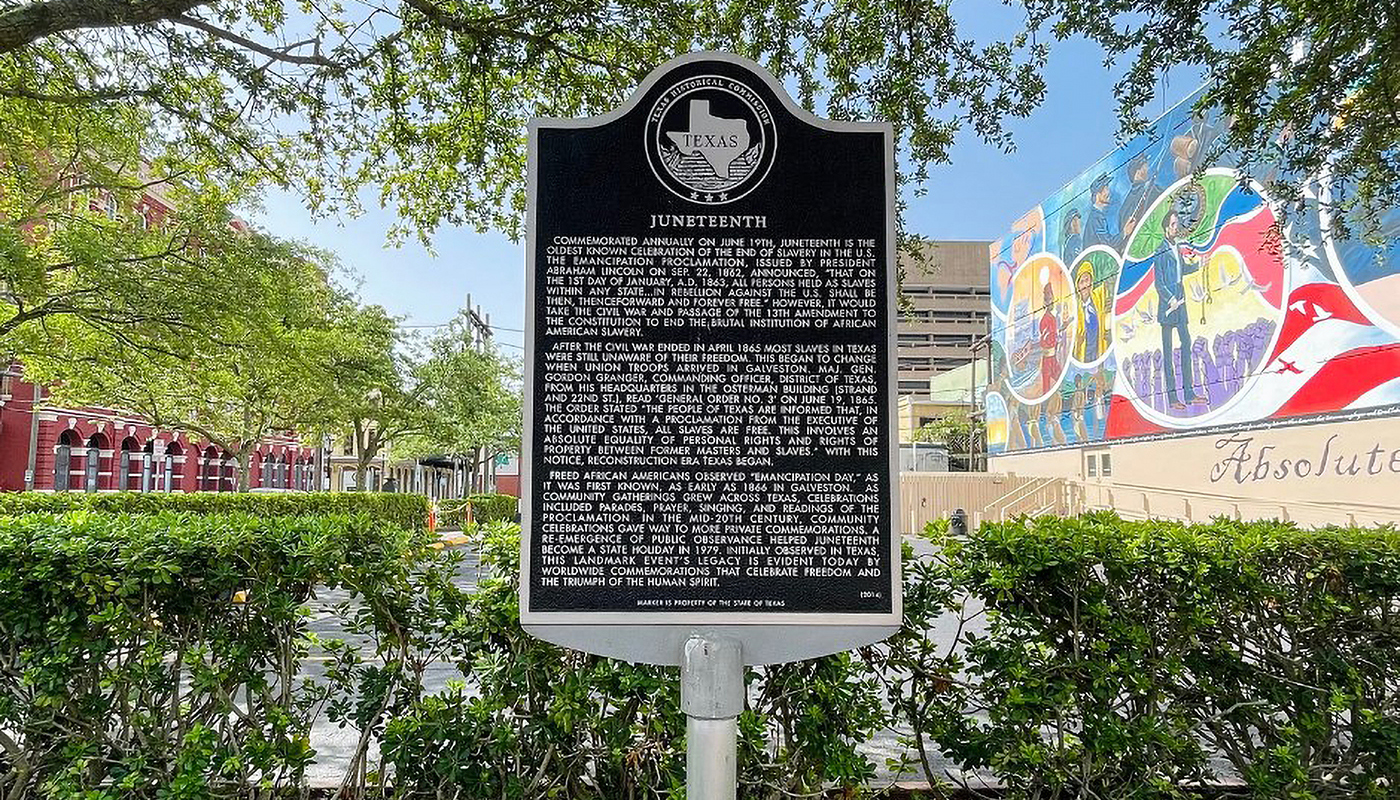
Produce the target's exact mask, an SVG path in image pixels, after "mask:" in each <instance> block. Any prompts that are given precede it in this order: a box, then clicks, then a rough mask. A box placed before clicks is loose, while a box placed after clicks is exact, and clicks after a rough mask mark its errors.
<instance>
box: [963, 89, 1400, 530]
mask: <svg viewBox="0 0 1400 800" xmlns="http://www.w3.org/2000/svg"><path fill="white" fill-rule="evenodd" d="M1196 99H1197V96H1193V97H1190V98H1187V99H1186V100H1185V101H1183V102H1182V103H1181V105H1179V106H1178V107H1176V108H1175V109H1173V110H1172V111H1170V112H1168V113H1167V114H1166V115H1164V116H1163V117H1162V118H1160V119H1159V120H1157V121H1156V122H1155V123H1153V125H1152V126H1151V127H1150V128H1149V129H1148V130H1147V131H1146V132H1145V133H1143V134H1142V135H1141V136H1139V137H1138V138H1136V139H1134V140H1133V141H1130V142H1128V143H1126V144H1124V145H1123V146H1122V147H1121V148H1120V149H1118V150H1115V151H1113V152H1112V153H1109V154H1108V155H1107V156H1105V157H1104V158H1103V159H1101V160H1100V161H1099V162H1098V163H1096V164H1094V165H1092V166H1091V167H1090V168H1089V169H1088V170H1086V171H1085V172H1084V173H1083V174H1081V175H1079V176H1078V177H1076V178H1074V179H1073V180H1071V181H1070V182H1069V183H1068V184H1066V185H1065V186H1064V187H1063V188H1062V189H1061V190H1060V191H1058V192H1056V193H1055V194H1054V195H1052V196H1051V197H1049V198H1047V199H1046V200H1045V201H1044V202H1042V203H1041V204H1040V205H1038V206H1036V207H1034V208H1032V209H1031V210H1030V211H1028V212H1027V213H1026V214H1025V215H1023V216H1022V217H1021V218H1019V219H1017V220H1016V221H1015V222H1014V223H1012V225H1011V229H1010V230H1009V231H1008V233H1007V234H1006V236H1005V237H1004V238H1003V239H1001V240H1000V241H998V242H997V243H995V244H994V245H993V246H992V248H991V250H990V254H991V263H990V278H991V281H990V285H991V287H992V291H991V293H992V296H991V298H990V306H991V312H992V315H993V326H992V327H993V330H992V334H991V362H992V370H991V375H990V382H989V386H988V390H987V394H986V402H985V414H986V420H987V439H988V449H989V451H990V463H989V469H990V470H991V471H993V472H999V473H1002V474H1004V475H1008V476H1009V475H1014V476H1018V477H1020V478H1027V477H1028V476H1034V477H1035V478H1037V479H1039V481H1040V482H1039V483H1034V484H1028V485H1024V486H1022V485H1021V484H1016V485H1015V488H1012V489H1011V490H1009V492H1008V493H1007V494H1006V495H1004V496H1003V497H1002V498H1000V499H999V501H998V502H997V503H992V504H990V505H989V506H987V512H988V513H1006V512H1007V511H1008V509H1010V510H1011V511H1013V512H1030V511H1035V510H1038V509H1042V508H1051V509H1056V510H1084V509H1090V508H1113V509H1116V510H1118V511H1119V512H1120V513H1123V514H1125V515H1129V516H1144V517H1146V516H1150V517H1174V518H1182V519H1205V518H1209V517H1211V516H1213V515H1217V514H1224V515H1227V516H1233V517H1255V518H1258V517H1281V518H1284V519H1294V520H1299V521H1302V522H1306V523H1308V524H1318V523H1326V522H1336V523H1371V522H1376V521H1396V520H1400V493H1397V491H1396V489H1397V487H1400V303H1397V302H1396V298H1397V297H1400V248H1397V247H1396V246H1395V242H1396V241H1397V239H1400V210H1396V209H1390V210H1379V211H1378V213H1377V214H1376V219H1377V220H1378V221H1379V227H1380V230H1379V231H1378V233H1379V235H1380V236H1381V237H1383V238H1385V239H1388V240H1389V246H1388V247H1380V248H1378V247H1376V246H1373V245H1372V244H1371V243H1369V242H1368V241H1363V240H1360V239H1346V238H1343V237H1341V236H1340V235H1337V236H1334V235H1333V230H1334V226H1333V224H1332V219H1331V217H1330V213H1331V212H1330V210H1329V209H1327V208H1326V207H1324V206H1323V205H1322V202H1321V201H1320V200H1313V201H1311V202H1310V204H1309V205H1307V206H1306V207H1304V208H1302V209H1300V210H1294V211H1293V212H1292V214H1291V216H1289V217H1288V218H1287V219H1286V220H1285V219H1283V218H1282V217H1281V215H1280V214H1279V213H1278V211H1277V209H1276V207H1275V206H1274V204H1273V203H1272V201H1271V198H1270V197H1269V191H1268V189H1267V185H1268V180H1269V179H1270V178H1271V176H1270V175H1268V174H1264V175H1259V176H1252V175H1251V176H1244V175H1242V174H1241V173H1240V172H1239V171H1238V170H1237V169H1236V164H1235V162H1234V161H1233V160H1232V158H1231V157H1230V156H1229V155H1228V154H1226V155H1225V156H1223V157H1219V158H1214V157H1212V158H1213V160H1211V161H1209V162H1204V161H1203V159H1205V158H1206V157H1208V156H1210V154H1212V153H1213V152H1215V149H1214V148H1213V147H1212V143H1213V142H1215V141H1216V140H1217V139H1218V137H1219V136H1220V134H1221V132H1222V131H1223V130H1224V127H1225V125H1226V124H1228V123H1227V121H1226V120H1224V119H1222V117H1221V116H1220V115H1219V114H1218V113H1208V114H1204V115H1201V114H1197V113H1196V112H1195V111H1194V109H1193V106H1194V103H1195V101H1196ZM1256 178H1257V180H1256ZM1307 189H1308V192H1307V195H1308V196H1309V197H1312V198H1325V197H1327V196H1329V193H1330V191H1331V189H1330V186H1329V185H1328V184H1327V181H1326V180H1325V179H1324V178H1322V177H1318V178H1316V179H1314V180H1312V181H1310V183H1309V185H1308V187H1307ZM1351 222H1352V226H1351V228H1352V230H1353V231H1357V230H1360V229H1361V227H1362V226H1361V225H1360V224H1358V223H1357V221H1356V220H1352V221H1351ZM1281 223H1286V224H1282V227H1281V226H1280V224H1281ZM1280 229H1281V230H1282V234H1283V236H1282V237H1281V241H1280V237H1279V236H1278V231H1280ZM1007 486H1012V482H1008V483H1007Z"/></svg>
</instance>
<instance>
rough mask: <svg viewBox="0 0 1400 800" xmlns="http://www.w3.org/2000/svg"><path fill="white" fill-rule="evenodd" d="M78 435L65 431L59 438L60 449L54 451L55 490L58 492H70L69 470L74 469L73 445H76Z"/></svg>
mask: <svg viewBox="0 0 1400 800" xmlns="http://www.w3.org/2000/svg"><path fill="white" fill-rule="evenodd" d="M76 439H77V435H76V434H75V433H73V432H72V431H64V432H63V434H62V435H61V436H59V437H58V447H57V448H55V449H54V456H53V488H54V491H56V492H66V491H68V480H69V470H71V469H72V468H73V445H74V444H76V443H77V442H76Z"/></svg>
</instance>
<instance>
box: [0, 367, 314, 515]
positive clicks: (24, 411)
mask: <svg viewBox="0 0 1400 800" xmlns="http://www.w3.org/2000/svg"><path fill="white" fill-rule="evenodd" d="M41 393H42V387H38V386H35V385H34V384H32V383H29V382H28V381H26V380H24V379H23V377H22V374H21V371H20V369H19V367H17V366H11V367H10V368H8V369H7V370H5V372H4V373H3V374H0V491H21V490H25V489H33V490H37V491H79V492H81V491H86V492H116V491H123V490H125V491H133V492H196V491H218V492H230V491H236V490H237V488H238V466H237V462H236V461H235V460H234V459H233V458H232V457H231V456H230V455H229V454H228V453H227V452H224V451H223V450H222V449H221V448H219V447H218V446H216V445H214V444H213V443H211V442H209V441H206V440H201V439H195V438H191V437H190V436H188V435H187V434H185V433H181V432H178V431H171V430H161V429H157V428H154V427H152V426H151V424H150V423H149V422H148V421H146V420H144V419H141V418H139V417H135V416H131V415H129V414H124V413H122V412H120V411H114V410H112V409H104V408H61V407H43V406H42V403H40V408H39V409H38V412H37V413H36V412H35V410H34V409H35V404H36V402H39V401H42V399H43V398H42V394H41ZM322 465H323V459H322V457H321V451H320V450H319V448H310V447H305V446H303V445H302V444H301V443H300V442H299V441H297V440H296V439H295V438H293V437H289V436H283V437H269V438H268V439H267V440H266V441H264V442H263V443H262V444H261V445H259V446H258V448H257V450H256V451H255V452H254V453H253V454H252V455H251V458H250V464H249V487H250V488H254V489H272V490H284V491H309V490H314V489H320V488H322V487H323V481H322V480H321V475H322V474H323V466H322Z"/></svg>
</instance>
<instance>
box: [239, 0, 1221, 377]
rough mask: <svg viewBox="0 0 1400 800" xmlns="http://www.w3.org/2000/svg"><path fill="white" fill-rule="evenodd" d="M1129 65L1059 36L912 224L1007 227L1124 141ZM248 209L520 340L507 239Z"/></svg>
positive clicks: (366, 287)
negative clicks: (1039, 81)
mask: <svg viewBox="0 0 1400 800" xmlns="http://www.w3.org/2000/svg"><path fill="white" fill-rule="evenodd" d="M954 12H955V14H956V15H957V18H958V20H959V24H960V26H962V28H963V30H964V31H965V33H967V34H969V35H972V36H975V37H977V38H979V39H982V40H989V39H991V38H992V37H999V36H1007V35H1010V34H1011V33H1013V32H1014V31H1015V29H1016V26H1017V24H1018V23H1017V21H1018V16H1017V12H1016V10H1015V9H1013V8H1011V7H1008V6H1004V5H1002V4H999V3H993V2H990V0H958V1H956V2H955V5H954ZM1120 74H1121V69H1113V70H1111V71H1110V70H1108V69H1105V68H1104V66H1103V53H1102V51H1101V50H1099V49H1098V48H1097V47H1096V46H1094V45H1091V44H1089V43H1086V42H1083V41H1068V42H1060V43H1058V44H1057V45H1055V46H1054V47H1053V48H1052V52H1051V56H1050V64H1049V66H1048V68H1047V72H1046V76H1045V77H1046V81H1047V84H1048V92H1047V96H1046V99H1045V102H1044V103H1042V104H1041V106H1040V107H1039V108H1038V109H1037V110H1036V111H1035V112H1034V113H1032V114H1031V116H1030V117H1028V118H1026V119H1024V120H1020V121H1017V122H1016V123H1014V124H1013V126H1012V130H1013V131H1014V134H1015V139H1016V149H1015V151H1014V152H1012V153H1009V154H1004V153H1001V152H999V151H998V150H996V149H995V148H993V147H989V146H987V145H985V144H982V143H981V142H979V141H977V140H976V139H975V137H974V136H972V135H970V134H968V135H965V136H963V137H962V138H961V139H960V140H959V141H958V143H957V144H956V145H955V146H954V147H953V149H952V151H951V153H950V160H951V163H949V164H946V165H943V166H939V167H936V168H934V169H932V170H931V171H930V174H929V179H928V182H927V184H926V187H925V188H926V189H927V192H926V193H925V194H924V196H922V197H912V195H911V197H910V202H909V208H908V213H907V218H906V224H907V226H908V228H909V229H910V230H911V231H912V232H914V233H917V234H920V235H922V236H925V237H927V238H931V239H994V238H996V237H997V236H1000V235H1001V233H1002V231H1003V229H1004V228H1005V227H1006V226H1008V225H1009V224H1010V223H1011V221H1012V220H1013V219H1014V218H1015V217H1016V216H1018V215H1019V214H1020V213H1021V212H1023V211H1025V210H1027V209H1028V208H1030V207H1031V206H1033V205H1035V204H1036V203H1038V202H1039V201H1040V199H1041V198H1043V197H1045V196H1047V195H1049V194H1050V193H1051V192H1053V191H1055V190H1056V189H1058V188H1059V187H1060V186H1061V185H1063V184H1064V183H1066V182H1068V181H1069V180H1070V179H1071V178H1073V177H1074V176H1075V175H1076V174H1077V173H1078V172H1080V171H1081V170H1083V169H1085V168H1087V167H1088V166H1089V165H1090V164H1091V163H1092V162H1094V161H1095V160H1097V159H1098V158H1099V157H1101V156H1103V155H1104V154H1105V153H1107V152H1108V151H1109V150H1111V149H1112V148H1113V147H1114V145H1115V135H1116V133H1117V128H1118V122H1117V118H1116V116H1115V109H1116V104H1115V102H1114V100H1113V84H1114V82H1115V81H1116V80H1117V78H1118V76H1119V75H1120ZM1198 83H1199V76H1198V75H1197V74H1192V73H1191V72H1189V71H1177V72H1173V73H1172V74H1171V75H1170V76H1169V81H1168V82H1167V84H1166V86H1165V91H1164V92H1159V94H1160V95H1161V96H1160V97H1159V98H1158V99H1157V100H1154V101H1153V104H1152V106H1151V107H1150V108H1148V109H1146V110H1145V112H1144V115H1145V116H1147V117H1149V118H1151V117H1155V116H1157V115H1158V114H1160V113H1162V112H1163V111H1165V110H1166V109H1167V108H1170V107H1171V106H1172V105H1173V104H1175V103H1176V102H1178V101H1179V100H1181V99H1182V98H1184V97H1186V96H1187V95H1188V94H1190V93H1191V91H1192V90H1194V89H1195V88H1196V86H1197V85H1198ZM249 217H250V218H251V220H252V221H253V222H254V223H255V224H257V225H258V226H259V227H262V228H263V229H265V230H267V231H268V232H270V233H273V234H276V235H278V236H283V237H287V238H296V239H305V240H307V241H310V242H312V243H314V244H316V245H319V246H321V247H324V248H327V249H329V250H332V251H334V252H336V253H337V254H339V256H340V259H341V261H342V262H343V263H344V264H345V265H346V266H347V267H349V268H350V269H351V270H353V271H354V272H356V273H358V275H359V276H360V277H361V279H362V280H363V284H362V285H361V287H360V293H361V296H362V297H363V299H364V300H365V301H367V302H371V303H378V304H380V305H383V306H384V307H385V308H387V309H388V310H389V311H390V313H393V314H396V315H401V316H404V317H406V318H407V320H406V322H407V323H409V324H420V325H422V324H436V323H441V322H446V321H447V320H448V319H450V318H451V317H452V315H453V314H454V313H455V312H456V310H457V309H459V308H460V307H461V306H462V304H463V302H464V301H465V298H466V295H467V294H468V293H470V294H471V295H472V300H473V302H474V303H476V304H479V305H480V306H481V307H482V309H483V310H484V311H486V312H487V313H489V314H490V315H491V321H492V323H493V324H494V325H496V326H498V331H497V335H498V341H500V342H502V343H503V344H507V345H510V344H515V345H518V344H519V343H520V342H521V341H522V337H521V334H520V333H519V332H518V330H511V329H519V328H521V327H523V320H524V313H525V308H524V293H525V280H524V255H523V250H522V248H521V247H520V245H518V244H516V243H513V242H511V241H510V240H509V239H507V238H506V237H505V236H502V235H500V234H496V233H491V234H484V235H483V234H477V233H476V232H474V231H470V230H461V229H451V228H442V229H439V231H438V233H437V234H436V236H435V237H434V239H433V250H434V251H435V252H434V253H429V252H428V251H426V250H425V249H424V248H423V247H421V246H420V245H419V244H418V243H417V242H416V241H410V242H408V243H405V244H404V245H403V246H402V247H397V248H392V247H387V246H386V245H385V233H386V231H387V230H388V228H389V226H390V224H391V223H392V221H393V212H392V211H385V210H379V209H372V210H370V211H368V212H367V213H365V214H363V215H362V216H360V217H357V218H353V219H352V218H344V219H318V220H317V219H312V217H311V215H310V214H309V213H308V212H307V211H306V209H305V208H304V207H303V206H302V205H301V203H300V201H299V200H298V199H297V198H295V197H294V196H291V195H287V194H282V193H276V194H272V195H270V196H268V197H267V198H266V200H265V203H264V209H263V210H262V211H260V212H256V213H252V214H250V215H249ZM506 350H507V351H511V350H514V348H511V347H509V346H508V347H506ZM515 352H518V350H515Z"/></svg>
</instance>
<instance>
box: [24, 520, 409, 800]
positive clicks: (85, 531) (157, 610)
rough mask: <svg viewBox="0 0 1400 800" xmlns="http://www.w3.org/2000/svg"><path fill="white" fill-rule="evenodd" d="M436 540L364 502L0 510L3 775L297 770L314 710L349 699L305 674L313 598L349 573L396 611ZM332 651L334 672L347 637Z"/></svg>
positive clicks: (75, 792)
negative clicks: (303, 507) (244, 510)
mask: <svg viewBox="0 0 1400 800" xmlns="http://www.w3.org/2000/svg"><path fill="white" fill-rule="evenodd" d="M426 543H427V542H426V536H425V535H424V534H421V533H411V532H409V531H407V530H405V529H404V528H403V527H402V526H399V525H397V524H395V523H393V522H390V521H386V520H383V519H376V518H373V517H371V516H369V515H365V514H356V515H343V514H330V515H320V516H314V517H265V516H253V515H249V514H240V513H224V514H219V515H208V516H194V515H190V514H182V513H176V512H172V511H165V512H160V513H154V514H143V515H137V514H108V513H103V512H101V511H94V510H89V509H82V510H75V511H69V512H66V513H63V514H41V513H31V514H25V515H19V516H9V517H4V518H0V643H3V647H0V673H3V675H4V676H5V678H4V680H0V731H3V736H4V737H5V744H6V746H5V748H4V750H3V754H0V775H3V778H0V783H3V784H4V785H3V786H2V787H0V790H2V791H4V792H5V793H6V794H7V796H10V797H30V796H45V797H83V798H119V797H121V798H125V797H140V796H149V797H157V796H159V797H189V798H194V797H208V796H230V795H235V794H236V795H238V796H249V792H250V791H251V790H252V789H253V788H256V787H259V786H261V787H265V788H274V787H288V786H291V787H295V786H298V785H301V784H302V783H303V776H304V774H305V769H306V767H307V766H308V765H309V764H310V763H311V762H312V760H313V759H314V756H315V754H314V752H313V751H312V750H311V749H310V746H309V732H310V728H311V725H312V723H313V721H314V720H315V719H317V718H318V717H320V716H322V715H323V714H324V713H325V707H326V706H327V705H328V704H334V703H336V702H340V703H342V704H343V703H345V702H346V701H345V700H344V699H343V698H342V697H341V694H342V691H343V690H342V688H341V686H340V681H323V682H321V683H319V684H315V683H311V682H307V681H305V680H303V676H302V675H301V674H300V673H301V669H300V666H301V664H302V662H303V660H304V659H305V658H306V657H307V656H308V655H309V654H310V653H311V652H312V649H313V646H318V644H317V642H316V641H315V640H314V639H313V638H312V637H311V636H309V634H308V632H307V628H306V620H307V617H306V614H305V612H304V604H306V603H307V602H308V600H310V599H311V598H312V595H313V592H314V591H315V589H316V587H322V588H323V589H324V588H337V589H341V590H344V591H347V592H349V593H350V595H351V596H352V597H355V598H357V599H358V604H357V605H358V607H359V609H360V610H359V611H357V612H356V614H357V615H358V616H362V617H363V618H364V619H365V620H383V619H388V618H391V617H392V616H393V615H394V609H395V608H396V607H397V606H398V605H400V604H401V603H400V601H398V600H396V592H398V590H399V587H401V586H402V585H404V584H406V583H407V578H406V575H407V573H408V572H409V571H410V570H411V569H412V568H413V565H414V563H415V561H416V560H417V559H418V558H420V557H421V554H422V553H424V552H431V551H430V550H429V549H428V548H427V547H425V546H424V545H426ZM368 627H371V628H372V627H375V626H374V624H373V623H370V624H369V625H368ZM381 627H382V626H381ZM321 652H323V653H327V654H329V658H327V664H326V669H327V670H328V674H334V671H335V669H336V668H337V662H338V660H340V659H343V657H344V653H345V648H344V647H335V646H324V647H323V649H322V650H321ZM342 716H343V713H342Z"/></svg>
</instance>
